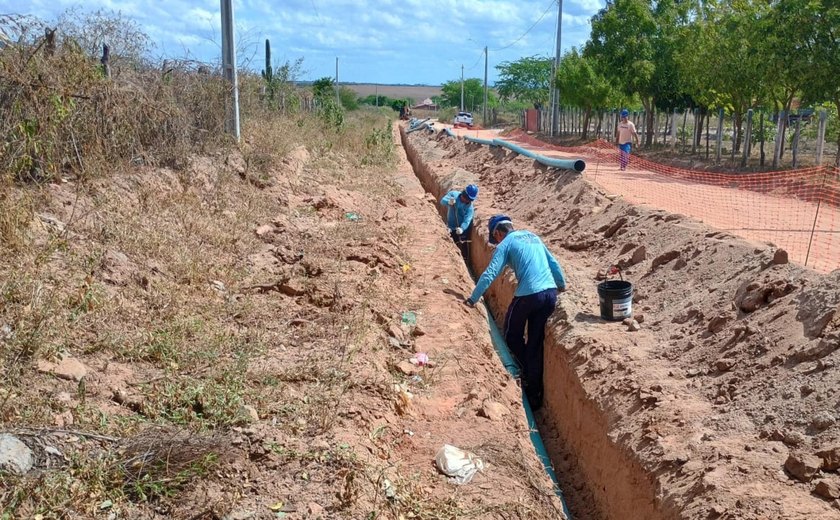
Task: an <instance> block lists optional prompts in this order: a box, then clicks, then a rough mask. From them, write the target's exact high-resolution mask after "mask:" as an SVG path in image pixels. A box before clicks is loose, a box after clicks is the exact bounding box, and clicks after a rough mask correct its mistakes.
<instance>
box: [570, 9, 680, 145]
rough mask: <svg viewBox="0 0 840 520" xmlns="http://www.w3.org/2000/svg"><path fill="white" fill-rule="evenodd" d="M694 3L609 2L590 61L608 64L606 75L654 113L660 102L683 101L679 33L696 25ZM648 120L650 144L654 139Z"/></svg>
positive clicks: (598, 20) (595, 31) (598, 18)
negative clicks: (678, 61)
mask: <svg viewBox="0 0 840 520" xmlns="http://www.w3.org/2000/svg"><path fill="white" fill-rule="evenodd" d="M692 4H693V2H692V1H691V0H656V1H654V0H607V5H606V6H605V7H604V8H603V9H601V11H599V12H598V14H596V15H595V16H594V17H592V33H591V38H590V41H589V42H588V43H587V45H586V48H585V52H584V53H585V54H586V55H587V56H591V57H596V58H597V59H598V60H599V62H602V63H603V64H604V65H605V69H604V70H605V73H606V74H608V77H609V78H610V79H611V80H612V81H613V82H614V83H615V85H616V88H618V89H619V90H621V91H622V92H623V93H624V94H625V95H626V96H627V97H628V98H629V97H632V96H634V95H637V96H638V97H639V99H640V101H641V103H642V106H643V107H644V109H645V111H646V112H647V113H648V114H651V113H653V110H654V108H655V106H657V104H658V103H657V102H658V98H660V97H661V98H663V99H667V98H674V97H677V95H678V94H679V92H680V90H681V84H680V80H679V78H678V77H677V76H676V74H675V73H676V71H677V70H678V69H677V67H676V65H675V64H676V53H677V51H678V49H679V45H678V43H679V41H680V36H681V35H682V33H681V31H680V30H679V28H680V27H681V26H683V25H684V24H686V23H688V21H689V20H690V14H691V13H690V11H689V7H690V6H691V5H692ZM653 122H654V119H653V118H652V117H649V118H647V132H646V134H645V135H646V144H648V145H649V144H650V143H651V141H652V139H653Z"/></svg>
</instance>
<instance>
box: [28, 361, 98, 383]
mask: <svg viewBox="0 0 840 520" xmlns="http://www.w3.org/2000/svg"><path fill="white" fill-rule="evenodd" d="M38 371H39V372H42V373H44V374H53V375H54V376H56V377H59V378H61V379H67V380H68V381H81V380H82V378H84V377H85V376H86V375H87V373H88V370H87V367H86V366H85V365H84V364H83V363H82V362H81V361H79V360H78V359H76V358H73V357H66V358H64V359H62V360H61V361H60V362H59V363H58V364H56V363H51V362H49V361H46V360H43V359H42V360H40V361H38Z"/></svg>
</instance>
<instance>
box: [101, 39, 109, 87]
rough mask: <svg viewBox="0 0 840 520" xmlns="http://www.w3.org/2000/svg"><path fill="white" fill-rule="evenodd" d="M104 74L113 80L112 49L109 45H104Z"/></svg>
mask: <svg viewBox="0 0 840 520" xmlns="http://www.w3.org/2000/svg"><path fill="white" fill-rule="evenodd" d="M99 62H100V63H101V64H102V73H103V74H104V76H105V77H106V78H107V79H111V48H110V47H108V45H107V44H103V45H102V59H100V60H99Z"/></svg>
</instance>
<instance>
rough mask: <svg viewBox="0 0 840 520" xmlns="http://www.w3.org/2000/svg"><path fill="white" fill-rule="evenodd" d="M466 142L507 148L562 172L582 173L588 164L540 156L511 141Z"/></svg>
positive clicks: (469, 138)
mask: <svg viewBox="0 0 840 520" xmlns="http://www.w3.org/2000/svg"><path fill="white" fill-rule="evenodd" d="M447 133H448V134H449V135H453V136H454V134H452V133H451V132H447ZM464 140H465V141H467V142H468V143H477V144H483V145H486V146H501V147H502V148H507V149H508V150H510V151H512V152H516V153H518V154H519V155H524V156H525V157H528V158H529V159H533V160H535V161H537V162H538V163H540V164H543V165H545V166H548V167H550V168H560V169H562V170H574V171H576V172H582V171H583V170H584V169H585V168H586V162H585V161H584V160H583V159H558V158H556V157H546V156H545V155H540V154H538V153H535V152H532V151H531V150H526V149H525V148H522V147H521V146H519V145H516V144H513V143H511V142H510V141H505V140H503V139H492V140H491V139H479V138H478V137H470V136H468V135H465V136H464Z"/></svg>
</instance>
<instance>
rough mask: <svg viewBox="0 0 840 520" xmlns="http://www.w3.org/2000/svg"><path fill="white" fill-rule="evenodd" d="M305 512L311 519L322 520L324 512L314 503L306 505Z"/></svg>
mask: <svg viewBox="0 0 840 520" xmlns="http://www.w3.org/2000/svg"><path fill="white" fill-rule="evenodd" d="M306 512H307V513H309V516H310V517H311V518H313V519H315V518H322V517H323V516H324V513H325V512H326V510H325V509H324V508H323V507H322V506H321V505H320V504H316V503H315V502H310V503H308V504H306Z"/></svg>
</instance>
